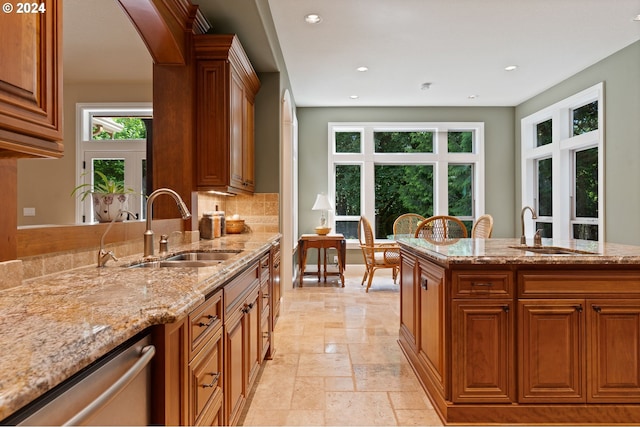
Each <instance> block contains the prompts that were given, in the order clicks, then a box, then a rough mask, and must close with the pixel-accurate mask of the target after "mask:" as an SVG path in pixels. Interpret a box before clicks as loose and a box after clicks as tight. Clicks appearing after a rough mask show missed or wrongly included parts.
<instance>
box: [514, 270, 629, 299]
mask: <svg viewBox="0 0 640 427" xmlns="http://www.w3.org/2000/svg"><path fill="white" fill-rule="evenodd" d="M518 282H519V284H520V285H519V290H520V291H519V292H520V296H521V297H528V298H529V297H534V296H535V297H541V296H542V297H548V296H549V295H560V294H564V295H565V296H567V297H576V296H579V297H583V296H585V295H597V294H600V295H602V296H616V297H618V296H620V295H624V294H627V295H630V296H633V297H634V298H635V297H638V296H640V272H638V271H584V270H581V271H575V270H574V271H569V270H565V271H521V272H519V273H518Z"/></svg>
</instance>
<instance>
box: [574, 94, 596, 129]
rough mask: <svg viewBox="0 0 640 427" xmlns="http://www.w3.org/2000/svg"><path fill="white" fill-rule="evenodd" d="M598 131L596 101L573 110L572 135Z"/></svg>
mask: <svg viewBox="0 0 640 427" xmlns="http://www.w3.org/2000/svg"><path fill="white" fill-rule="evenodd" d="M596 129H598V101H593V102H591V103H589V104H586V105H583V106H582V107H580V108H576V109H575V110H573V135H574V136H575V135H581V134H583V133H586V132H591V131H592V130H596Z"/></svg>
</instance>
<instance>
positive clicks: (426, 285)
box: [420, 278, 429, 291]
mask: <svg viewBox="0 0 640 427" xmlns="http://www.w3.org/2000/svg"><path fill="white" fill-rule="evenodd" d="M420 287H421V288H422V289H424V290H425V291H428V290H429V280H428V279H427V278H424V279H422V283H420Z"/></svg>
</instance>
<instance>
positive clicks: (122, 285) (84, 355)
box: [0, 233, 280, 420]
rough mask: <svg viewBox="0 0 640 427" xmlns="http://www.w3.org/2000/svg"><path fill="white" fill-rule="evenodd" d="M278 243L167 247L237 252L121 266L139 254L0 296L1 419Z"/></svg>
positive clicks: (174, 316)
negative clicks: (173, 264)
mask: <svg viewBox="0 0 640 427" xmlns="http://www.w3.org/2000/svg"><path fill="white" fill-rule="evenodd" d="M279 238H280V235H279V234H277V233H248V234H237V235H227V236H226V237H223V238H219V239H214V240H201V241H200V242H196V243H192V244H185V245H175V246H174V247H170V252H171V253H176V252H184V251H187V250H205V251H206V250H211V251H215V250H221V249H232V250H233V249H239V250H242V252H240V253H239V254H238V255H236V256H234V257H232V258H231V259H229V260H228V261H225V262H223V263H221V264H219V265H217V266H213V267H200V268H125V267H126V266H127V265H130V264H132V263H135V262H137V261H140V260H141V255H140V256H137V257H136V256H134V257H127V258H121V259H120V261H119V262H113V261H111V262H109V263H108V264H107V267H105V268H97V267H84V268H78V269H74V270H69V271H66V272H62V273H57V274H52V275H49V276H43V277H40V278H37V279H32V280H27V281H24V282H23V284H22V285H21V286H17V287H14V288H10V289H6V290H4V291H0V319H1V320H0V420H2V419H4V418H6V417H7V416H9V415H10V414H12V413H13V412H15V411H17V410H18V409H20V408H21V407H23V406H24V405H26V404H28V403H29V402H31V401H32V400H34V399H35V398H37V397H39V396H40V395H42V394H43V393H45V392H47V391H48V390H50V389H51V388H53V387H55V386H56V385H57V384H59V383H61V382H62V381H64V380H65V379H67V378H69V377H71V376H72V375H73V374H75V373H76V372H78V371H80V370H81V369H82V368H84V367H86V366H88V365H89V364H90V363H92V362H94V361H95V360H97V359H99V358H100V357H101V356H103V355H105V354H106V353H108V352H109V351H110V350H112V349H114V348H115V347H117V346H118V345H120V344H122V343H123V342H125V341H126V340H128V339H129V338H131V337H133V336H135V335H136V334H137V333H139V332H141V331H143V330H145V329H146V328H148V327H149V326H152V325H156V324H162V323H171V322H174V321H177V320H180V319H182V318H183V317H185V316H186V315H187V314H188V313H189V312H190V311H191V310H192V309H193V308H195V307H196V306H197V305H199V304H200V303H202V302H203V301H204V299H205V296H206V295H208V294H209V293H211V292H212V291H214V290H216V289H217V288H219V287H220V286H221V285H222V284H224V283H225V282H226V281H227V280H228V279H230V278H231V277H233V276H234V275H235V274H236V273H237V272H239V271H240V270H241V269H242V268H243V267H245V266H246V263H247V262H249V261H252V260H253V259H255V258H256V257H257V256H258V255H259V254H261V253H263V252H265V251H267V250H269V248H270V246H271V245H272V244H273V243H274V242H275V241H276V240H277V239H279ZM165 255H166V254H165Z"/></svg>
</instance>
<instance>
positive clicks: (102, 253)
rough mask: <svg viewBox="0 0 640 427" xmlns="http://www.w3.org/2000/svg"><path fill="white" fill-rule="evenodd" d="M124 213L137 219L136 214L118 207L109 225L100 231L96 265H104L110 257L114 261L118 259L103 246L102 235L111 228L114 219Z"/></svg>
mask: <svg viewBox="0 0 640 427" xmlns="http://www.w3.org/2000/svg"><path fill="white" fill-rule="evenodd" d="M124 213H126V214H127V215H131V216H132V217H134V218H136V219H137V217H138V216H137V215H136V214H134V213H133V212H131V211H127V210H124V209H119V210H118V215H116V216H114V217H113V219H112V220H111V222H109V225H108V226H107V229H106V230H104V233H102V237H101V238H100V249H99V250H98V267H104V266H105V265H106V264H107V261H109V260H110V259H112V260H114V261H118V258H116V256H115V254H114V253H113V251H107V250H106V249H105V248H104V236H106V235H107V233H108V232H109V230H111V226H113V223H114V222H115V221H116V219H118V217H119V216H120V215H122V214H124Z"/></svg>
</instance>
